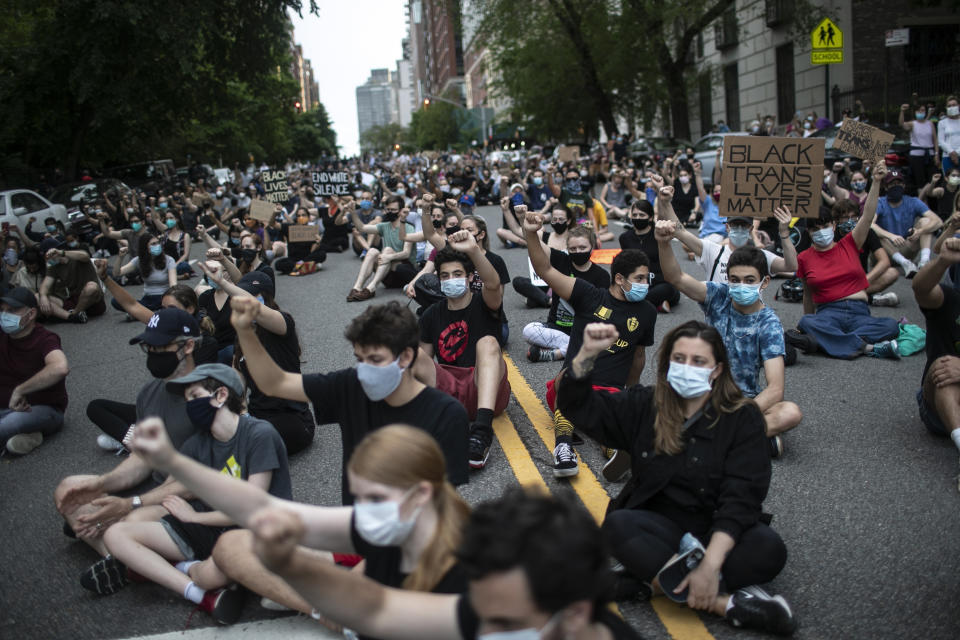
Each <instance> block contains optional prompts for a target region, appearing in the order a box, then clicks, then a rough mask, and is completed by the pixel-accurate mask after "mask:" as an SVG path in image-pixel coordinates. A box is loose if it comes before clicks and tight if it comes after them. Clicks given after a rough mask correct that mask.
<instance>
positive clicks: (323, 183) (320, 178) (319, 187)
mask: <svg viewBox="0 0 960 640" xmlns="http://www.w3.org/2000/svg"><path fill="white" fill-rule="evenodd" d="M313 192H314V193H315V194H317V195H318V196H346V195H350V174H349V173H347V172H346V171H314V172H313Z"/></svg>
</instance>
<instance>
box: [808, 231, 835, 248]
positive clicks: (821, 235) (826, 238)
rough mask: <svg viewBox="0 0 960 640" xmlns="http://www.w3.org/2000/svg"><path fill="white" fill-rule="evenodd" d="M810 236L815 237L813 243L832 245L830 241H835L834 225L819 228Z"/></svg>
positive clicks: (822, 245)
mask: <svg viewBox="0 0 960 640" xmlns="http://www.w3.org/2000/svg"><path fill="white" fill-rule="evenodd" d="M810 237H811V238H812V239H813V244H815V245H817V246H818V247H827V246H830V243H831V242H833V227H824V228H823V229H817V230H816V231H814V232H813V233H811V234H810Z"/></svg>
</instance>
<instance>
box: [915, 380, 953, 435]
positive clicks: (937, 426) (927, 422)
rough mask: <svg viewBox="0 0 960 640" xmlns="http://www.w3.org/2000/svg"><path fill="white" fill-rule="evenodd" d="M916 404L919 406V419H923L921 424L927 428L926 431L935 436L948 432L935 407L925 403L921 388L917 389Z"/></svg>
mask: <svg viewBox="0 0 960 640" xmlns="http://www.w3.org/2000/svg"><path fill="white" fill-rule="evenodd" d="M917 406H918V407H919V408H920V419H921V420H922V421H923V426H925V427H926V428H927V431H929V432H930V433H932V434H933V435H935V436H945V435H948V434H949V433H950V431H949V430H948V429H947V427H946V426H944V424H943V422H942V421H941V420H940V416H939V415H937V409H936V407H931V406H930V405H928V404H927V401H926V400H925V399H924V397H923V389H922V388H921V389H919V390H918V391H917Z"/></svg>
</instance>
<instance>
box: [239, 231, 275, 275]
mask: <svg viewBox="0 0 960 640" xmlns="http://www.w3.org/2000/svg"><path fill="white" fill-rule="evenodd" d="M233 254H234V257H235V258H236V260H237V269H238V271H239V273H241V274H244V275H245V274H248V273H252V272H254V271H260V272H262V273H264V274H266V276H267V277H268V278H270V281H271V282H274V283H276V281H277V279H276V273H275V272H274V270H273V267H271V266H270V265H269V264H268V263H267V261H266V260H265V258H266V255H265V253H264V250H263V239H262V238H261V237H260V236H259V235H257V234H255V233H248V234H247V235H245V236H243V238H241V239H240V250H239V251H235V252H233Z"/></svg>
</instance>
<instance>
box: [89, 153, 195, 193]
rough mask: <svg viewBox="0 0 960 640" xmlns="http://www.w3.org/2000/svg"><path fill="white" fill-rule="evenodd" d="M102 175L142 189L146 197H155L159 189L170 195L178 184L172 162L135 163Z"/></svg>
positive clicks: (107, 171)
mask: <svg viewBox="0 0 960 640" xmlns="http://www.w3.org/2000/svg"><path fill="white" fill-rule="evenodd" d="M104 173H106V175H108V176H109V177H111V178H116V179H117V180H120V181H122V182H124V183H126V184H128V185H130V186H131V187H134V188H136V189H142V190H143V191H144V193H146V194H147V195H148V196H156V195H157V192H158V191H159V190H160V189H163V190H165V191H166V192H167V193H170V192H171V191H172V190H173V189H174V188H175V187H176V186H177V185H178V184H179V183H180V181H179V179H178V177H177V170H176V168H175V167H174V165H173V160H150V161H147V162H137V163H134V164H127V165H123V166H120V167H111V168H110V169H107V170H106V171H105V172H104ZM211 173H213V171H211Z"/></svg>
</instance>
